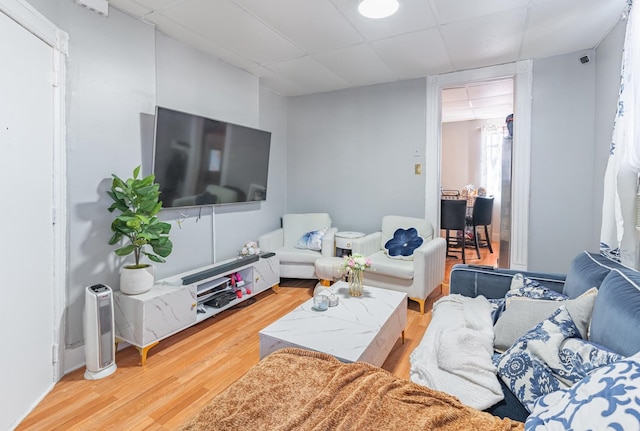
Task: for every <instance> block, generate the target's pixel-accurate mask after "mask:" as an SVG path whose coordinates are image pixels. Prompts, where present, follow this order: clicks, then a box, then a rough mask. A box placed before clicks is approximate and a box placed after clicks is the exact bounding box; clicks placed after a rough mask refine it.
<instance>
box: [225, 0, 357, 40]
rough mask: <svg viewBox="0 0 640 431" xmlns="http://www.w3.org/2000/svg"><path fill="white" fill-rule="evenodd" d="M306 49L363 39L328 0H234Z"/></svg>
mask: <svg viewBox="0 0 640 431" xmlns="http://www.w3.org/2000/svg"><path fill="white" fill-rule="evenodd" d="M234 1H235V2H236V3H237V4H239V5H241V6H242V7H243V8H245V9H246V10H248V11H249V12H250V13H252V14H255V15H256V16H258V17H259V18H260V19H262V20H263V21H264V22H265V23H267V24H268V25H269V26H271V27H273V28H274V29H276V30H277V31H278V32H280V33H281V34H283V35H284V36H286V37H287V38H288V39H290V40H292V41H295V43H296V44H297V45H299V46H300V47H302V48H303V49H305V50H306V51H308V52H311V53H314V52H326V51H331V50H333V49H337V48H344V47H347V46H350V45H355V44H358V43H361V42H363V41H364V39H363V37H362V36H361V35H360V33H358V32H357V31H356V29H355V28H354V27H353V26H352V25H351V23H350V22H349V21H348V20H347V19H346V18H345V17H344V15H343V14H342V13H341V12H340V11H339V10H338V9H337V8H336V7H335V6H334V5H333V3H331V2H330V1H329V0H314V1H300V0H269V1H264V0H234Z"/></svg>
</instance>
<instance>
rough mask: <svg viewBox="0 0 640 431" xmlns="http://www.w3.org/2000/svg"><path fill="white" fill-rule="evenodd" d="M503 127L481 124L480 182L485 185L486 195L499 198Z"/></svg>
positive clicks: (504, 131)
mask: <svg viewBox="0 0 640 431" xmlns="http://www.w3.org/2000/svg"><path fill="white" fill-rule="evenodd" d="M505 129H506V128H505V127H498V126H482V129H481V135H482V156H481V162H480V166H481V169H480V170H481V177H482V178H481V184H482V185H483V186H484V187H486V189H487V195H488V196H489V195H494V196H495V197H497V198H498V200H499V198H500V193H499V191H500V186H501V184H500V182H501V180H502V178H501V176H502V175H501V174H502V141H503V140H504V137H505V134H506V130H505Z"/></svg>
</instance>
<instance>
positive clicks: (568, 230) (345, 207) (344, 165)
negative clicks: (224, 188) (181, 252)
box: [287, 32, 622, 272]
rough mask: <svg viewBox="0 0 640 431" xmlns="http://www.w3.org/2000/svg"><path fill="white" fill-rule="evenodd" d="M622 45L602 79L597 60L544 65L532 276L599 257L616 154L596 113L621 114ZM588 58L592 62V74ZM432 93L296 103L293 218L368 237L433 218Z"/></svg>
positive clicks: (538, 102)
mask: <svg viewBox="0 0 640 431" xmlns="http://www.w3.org/2000/svg"><path fill="white" fill-rule="evenodd" d="M612 36H613V37H614V40H612V41H609V40H607V41H605V42H606V44H604V46H603V47H601V51H602V52H599V53H598V56H599V57H603V60H601V61H603V62H606V64H603V65H602V66H599V70H600V68H601V70H602V72H601V73H598V77H597V76H596V63H597V61H596V52H595V51H593V50H588V51H582V52H576V53H572V54H568V55H563V56H557V57H551V58H545V59H538V60H534V66H533V106H532V142H531V194H530V226H529V248H528V253H529V269H533V270H545V271H553V272H566V270H567V268H568V265H569V263H570V261H571V260H572V258H573V257H574V256H575V255H576V254H578V253H579V252H580V251H581V250H585V249H587V250H598V245H599V237H598V235H596V234H595V232H597V231H599V223H600V218H599V211H600V205H601V201H602V192H601V190H600V191H598V190H597V189H596V192H597V193H594V184H596V183H598V182H600V181H602V174H603V172H604V169H600V168H598V169H594V167H595V166H598V167H600V166H602V164H603V163H606V154H603V151H602V150H601V146H599V147H596V138H595V133H596V128H598V130H599V129H600V128H603V129H605V130H606V129H609V130H610V123H611V120H610V119H609V118H601V116H596V106H609V105H611V103H613V104H614V107H615V95H616V94H617V84H616V83H615V79H612V78H610V76H608V75H607V74H608V73H612V72H611V69H614V70H615V67H613V66H612V65H611V63H618V64H619V60H617V59H616V57H617V56H618V57H619V55H618V54H619V52H620V50H621V46H622V41H621V40H619V37H617V36H616V34H615V32H614V35H612ZM585 54H587V55H589V56H590V57H591V58H592V61H590V62H589V63H587V64H582V63H581V62H580V61H579V58H580V57H581V56H583V55H585ZM618 69H619V66H618ZM616 74H617V72H616ZM596 82H598V87H597V86H596ZM424 88H425V81H424V80H411V81H404V82H396V83H392V84H381V85H373V86H369V87H363V88H358V89H351V90H343V91H336V92H331V93H324V94H316V95H309V96H302V97H296V98H291V99H290V100H289V107H288V115H287V117H288V122H289V128H288V130H289V135H288V153H287V154H288V157H289V163H288V183H287V184H288V188H289V189H288V198H289V201H288V211H289V212H305V211H328V212H329V213H330V214H331V216H332V218H333V220H334V225H336V226H338V227H339V228H340V229H344V230H357V231H363V232H372V231H374V230H377V228H378V227H379V224H380V218H381V217H382V216H383V215H385V214H405V215H410V216H424V183H425V175H436V173H435V172H423V175H422V176H416V175H414V174H413V165H414V163H422V162H424V146H425V132H424V131H425V129H424V128H425V121H424V118H425V117H424V115H425V106H424V103H425V99H424V97H425V92H424ZM596 88H598V91H597V93H596ZM596 95H597V97H596ZM612 100H613V102H612ZM599 109H605V108H599ZM514 147H515V148H514V151H517V143H515V144H514ZM415 148H418V149H419V153H420V157H417V158H416V157H413V150H414V149H415ZM596 225H597V226H596Z"/></svg>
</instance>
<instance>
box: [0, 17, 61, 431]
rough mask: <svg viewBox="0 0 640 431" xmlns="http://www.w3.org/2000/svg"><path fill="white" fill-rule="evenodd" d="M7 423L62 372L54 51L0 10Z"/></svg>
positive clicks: (0, 237) (0, 243)
mask: <svg viewBox="0 0 640 431" xmlns="http://www.w3.org/2000/svg"><path fill="white" fill-rule="evenodd" d="M0 58H1V59H2V60H1V61H2V64H1V65H0V228H1V230H0V232H1V233H0V250H1V251H0V340H1V343H2V347H1V349H2V353H0V370H2V374H3V376H4V377H3V384H2V385H0V406H2V408H1V409H0V429H3V430H5V429H12V428H14V427H15V426H16V424H17V423H18V422H19V421H20V420H21V419H22V418H23V417H24V416H25V415H26V414H27V413H28V412H29V411H30V410H31V409H32V408H33V406H34V405H35V404H36V402H37V401H38V400H39V399H40V398H41V397H42V396H43V395H44V394H46V393H47V391H48V390H50V388H51V386H52V385H53V380H54V365H53V361H52V355H53V354H52V349H53V345H54V328H53V326H54V301H53V300H54V287H55V283H54V275H53V262H54V230H53V225H52V207H53V178H54V177H53V153H54V149H53V144H54V125H53V124H54V96H53V94H54V90H53V86H52V77H53V76H54V74H53V61H54V51H53V49H52V47H51V46H49V45H47V44H46V43H44V42H43V41H42V40H40V39H39V38H37V37H36V36H34V35H33V34H32V33H31V32H29V31H27V30H26V29H25V28H24V27H22V26H21V25H19V24H18V23H16V22H15V21H13V20H12V19H10V18H9V17H8V16H7V15H5V14H4V13H2V12H0Z"/></svg>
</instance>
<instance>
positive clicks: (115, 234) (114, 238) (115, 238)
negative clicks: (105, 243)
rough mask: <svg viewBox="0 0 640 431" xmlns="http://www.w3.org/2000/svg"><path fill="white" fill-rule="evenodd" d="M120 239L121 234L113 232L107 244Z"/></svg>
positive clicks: (112, 243) (114, 242)
mask: <svg viewBox="0 0 640 431" xmlns="http://www.w3.org/2000/svg"><path fill="white" fill-rule="evenodd" d="M120 239H122V234H121V233H120V232H114V233H113V235H111V239H109V245H114V244H116V243H118V241H120Z"/></svg>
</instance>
